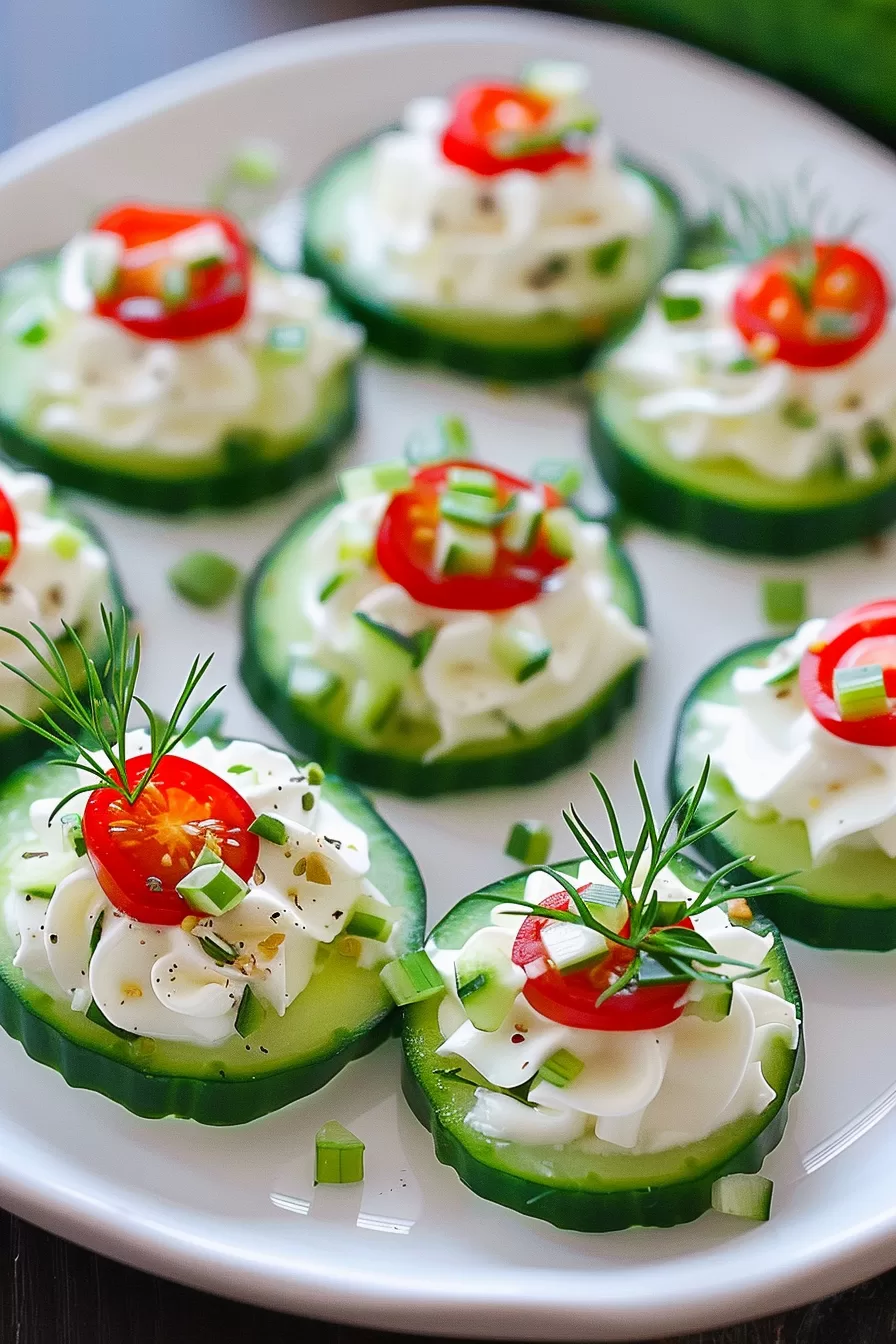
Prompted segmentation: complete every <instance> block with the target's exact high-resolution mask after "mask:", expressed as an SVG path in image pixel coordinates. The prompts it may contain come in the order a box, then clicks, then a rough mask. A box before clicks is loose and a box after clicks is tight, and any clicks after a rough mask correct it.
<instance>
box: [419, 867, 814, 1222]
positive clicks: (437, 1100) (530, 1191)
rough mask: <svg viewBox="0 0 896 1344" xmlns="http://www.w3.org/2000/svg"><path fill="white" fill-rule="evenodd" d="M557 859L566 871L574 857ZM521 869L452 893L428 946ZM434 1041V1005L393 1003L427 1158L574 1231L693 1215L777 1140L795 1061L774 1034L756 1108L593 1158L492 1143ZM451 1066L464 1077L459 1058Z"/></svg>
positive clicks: (776, 953) (777, 968) (762, 926)
mask: <svg viewBox="0 0 896 1344" xmlns="http://www.w3.org/2000/svg"><path fill="white" fill-rule="evenodd" d="M558 866H559V868H560V869H561V871H565V872H567V873H570V874H574V873H575V872H576V870H577V867H578V864H577V863H575V864H571V863H569V864H559V865H558ZM675 871H676V873H677V874H678V876H679V877H681V878H682V880H683V881H684V882H685V883H686V884H687V885H688V886H690V887H691V888H692V889H693V890H695V891H696V890H698V889H699V887H700V885H701V882H702V881H703V880H705V873H704V872H703V870H702V868H701V867H700V866H699V865H698V864H696V863H694V862H692V861H690V860H688V859H684V858H678V859H676V860H675ZM526 876H527V874H525V873H520V874H517V875H515V876H513V877H510V878H506V879H505V880H504V881H502V882H496V883H494V884H493V885H492V886H490V887H486V888H485V889H484V890H483V891H481V892H478V893H477V894H476V895H474V896H468V897H466V898H465V899H464V900H462V901H461V902H460V903H459V904H458V905H457V906H455V908H454V909H453V910H452V911H451V912H450V913H449V914H448V915H446V917H445V918H444V919H443V920H442V921H441V923H439V924H438V925H437V926H436V928H435V929H434V930H433V932H432V934H431V937H432V939H433V940H434V941H435V943H436V945H437V946H438V947H443V948H458V947H462V946H463V945H464V943H465V942H466V940H467V939H468V938H469V937H470V935H471V934H472V933H474V932H475V931H476V930H477V929H479V928H482V927H484V926H486V925H488V923H489V920H490V915H491V911H492V908H493V907H494V906H495V905H497V904H501V903H503V902H505V901H513V900H518V899H519V898H520V897H521V896H522V895H523V891H524V887H525V881H526ZM751 927H752V928H753V930H754V932H756V933H759V934H765V933H769V932H771V933H774V934H775V943H774V947H773V948H772V950H771V951H770V953H769V957H768V964H769V968H770V972H771V974H770V979H773V980H777V981H778V982H779V983H780V985H781V986H782V989H783V991H784V993H785V995H786V997H787V998H788V999H789V1001H790V1002H791V1003H792V1004H793V1005H794V1007H795V1008H796V1012H797V1017H798V1018H801V1016H802V1006H801V1002H800V996H799V990H798V988H797V985H796V982H795V980H794V977H793V971H792V969H791V967H790V963H789V961H788V959H787V953H786V951H785V949H784V945H783V942H782V941H781V939H780V937H779V936H778V934H777V932H776V931H775V929H774V926H773V925H772V924H770V923H769V921H768V920H766V919H764V918H763V917H761V916H759V917H757V918H756V919H755V920H754V921H753V924H752V926H751ZM442 1040H443V1037H442V1033H441V1032H440V1030H439V1025H438V1001H433V1000H428V1001H426V1002H423V1003H418V1004H414V1005H412V1006H411V1007H409V1008H407V1009H406V1010H405V1015H404V1028H403V1042H404V1050H405V1066H406V1067H405V1073H404V1088H405V1095H406V1096H407V1099H408V1101H409V1103H410V1105H411V1108H412V1109H413V1111H414V1113H415V1114H416V1115H417V1117H418V1119H420V1120H421V1121H422V1122H423V1124H425V1125H426V1126H427V1127H428V1128H429V1129H430V1130H431V1132H432V1135H433V1140H434V1144H435V1151H436V1156H437V1157H438V1158H439V1160H440V1161H441V1162H444V1163H446V1164H447V1165H448V1166H452V1167H454V1168H455V1170H456V1171H457V1173H458V1175H459V1176H460V1179H461V1180H462V1181H463V1182H464V1184H465V1185H468V1186H469V1187H470V1189H471V1190H473V1191H475V1193H476V1194H478V1195H481V1196H482V1197H483V1198H484V1199H489V1200H492V1201H494V1202H495V1203H498V1204H504V1205H507V1206H508V1207H509V1208H512V1209H516V1210H517V1212H519V1213H525V1214H529V1215H530V1216H531V1217H535V1218H543V1219H545V1220H546V1221H548V1222H550V1223H554V1224H555V1225H556V1226H557V1227H563V1228H569V1229H572V1230H574V1231H580V1232H610V1231H616V1230H618V1229H621V1228H627V1227H635V1226H647V1227H670V1226H672V1225H674V1224H676V1223H683V1222H689V1221H691V1220H692V1219H694V1218H699V1217H700V1215H701V1214H703V1213H705V1212H706V1211H707V1209H709V1208H710V1207H711V1206H712V1190H713V1186H714V1184H715V1182H716V1181H717V1180H718V1179H719V1178H720V1177H723V1176H726V1175H729V1174H731V1173H733V1172H756V1171H758V1170H759V1168H760V1166H761V1165H762V1162H763V1160H764V1158H765V1157H766V1155H767V1154H768V1153H769V1152H771V1150H772V1149H773V1148H774V1147H775V1146H776V1144H777V1143H778V1142H779V1141H780V1139H781V1135H782V1134H783V1132H784V1126H785V1124H786V1120H787V1110H788V1104H789V1102H790V1099H791V1097H792V1096H793V1094H794V1093H795V1092H796V1090H797V1088H798V1087H799V1085H800V1082H801V1079H802V1071H803V1058H804V1056H803V1043H802V1033H801V1036H800V1042H799V1044H798V1047H797V1049H796V1050H792V1049H790V1048H789V1046H788V1045H787V1043H786V1042H785V1041H784V1040H783V1039H782V1038H781V1037H776V1038H774V1039H773V1040H772V1041H771V1042H770V1043H769V1045H768V1047H767V1050H766V1052H765V1054H764V1055H763V1059H762V1070H763V1074H764V1076H765V1078H766V1081H767V1082H768V1084H769V1086H770V1087H772V1088H774V1090H775V1094H776V1095H775V1099H774V1101H772V1102H770V1104H769V1105H768V1107H767V1108H766V1109H765V1111H763V1113H762V1114H761V1115H758V1116H745V1117H743V1118H741V1119H739V1120H736V1121H734V1122H733V1123H731V1124H728V1125H725V1126H724V1127H723V1128H722V1129H719V1130H716V1131H715V1132H714V1133H712V1134H710V1135H709V1136H708V1137H707V1138H705V1139H702V1140H700V1141H699V1142H698V1143H692V1144H688V1145H687V1146H683V1147H679V1148H672V1149H668V1150H666V1151H662V1152H656V1153H644V1154H633V1153H627V1152H618V1153H615V1152H614V1153H604V1152H601V1153H600V1154H596V1153H594V1152H591V1153H589V1152H587V1151H586V1150H585V1149H583V1148H582V1147H581V1146H580V1145H579V1144H577V1143H573V1144H567V1145H564V1146H563V1147H556V1146H548V1145H545V1146H534V1145H533V1146H529V1145H524V1144H519V1143H515V1142H513V1143H507V1142H496V1141H495V1140H493V1139H489V1138H487V1137H486V1136H485V1135H483V1134H480V1133H478V1132H476V1131H475V1130H473V1129H471V1128H470V1127H469V1126H468V1125H467V1124H466V1123H465V1120H466V1116H467V1113H468V1112H469V1110H470V1108H471V1106H472V1105H473V1102H474V1093H473V1089H472V1088H471V1087H469V1086H468V1085H467V1084H464V1083H463V1082H461V1081H459V1080H457V1081H456V1080H453V1079H451V1078H450V1077H448V1076H446V1070H450V1068H451V1065H452V1060H451V1058H450V1057H446V1056H441V1055H437V1054H436V1050H437V1048H438V1046H439V1045H441V1043H442ZM463 1073H464V1075H465V1076H467V1077H470V1076H472V1077H474V1078H475V1076H476V1075H475V1070H471V1068H470V1066H469V1065H467V1064H465V1065H464V1067H463Z"/></svg>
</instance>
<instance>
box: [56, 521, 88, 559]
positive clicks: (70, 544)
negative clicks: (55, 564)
mask: <svg viewBox="0 0 896 1344" xmlns="http://www.w3.org/2000/svg"><path fill="white" fill-rule="evenodd" d="M83 545H84V536H83V533H81V532H79V531H78V530H77V528H74V527H69V526H68V524H67V523H63V525H62V526H61V527H60V528H59V530H58V531H57V532H54V533H53V536H52V537H51V538H50V549H51V550H52V551H53V553H54V554H55V555H58V556H59V559H60V560H74V559H75V557H76V556H77V555H80V553H81V547H82V546H83Z"/></svg>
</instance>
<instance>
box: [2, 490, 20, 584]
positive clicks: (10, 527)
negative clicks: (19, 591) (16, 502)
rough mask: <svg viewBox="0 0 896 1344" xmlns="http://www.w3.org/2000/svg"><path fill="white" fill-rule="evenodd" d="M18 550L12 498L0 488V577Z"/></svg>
mask: <svg viewBox="0 0 896 1344" xmlns="http://www.w3.org/2000/svg"><path fill="white" fill-rule="evenodd" d="M18 550H19V519H18V515H17V514H16V511H15V509H14V508H13V506H12V500H11V499H10V498H9V496H8V495H7V494H6V492H5V491H3V490H0V579H2V578H3V575H4V574H5V573H6V571H7V570H8V569H9V567H10V565H11V564H12V562H13V560H15V558H16V555H17V554H18Z"/></svg>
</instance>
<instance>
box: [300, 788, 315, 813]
mask: <svg viewBox="0 0 896 1344" xmlns="http://www.w3.org/2000/svg"><path fill="white" fill-rule="evenodd" d="M314 801H315V800H314V794H313V793H303V794H302V811H303V812H310V811H311V810H312V809H313V807H314Z"/></svg>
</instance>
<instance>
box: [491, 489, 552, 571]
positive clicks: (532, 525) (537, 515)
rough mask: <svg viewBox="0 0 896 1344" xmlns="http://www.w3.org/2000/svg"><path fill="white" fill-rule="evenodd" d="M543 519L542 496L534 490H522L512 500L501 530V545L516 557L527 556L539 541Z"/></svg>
mask: <svg viewBox="0 0 896 1344" xmlns="http://www.w3.org/2000/svg"><path fill="white" fill-rule="evenodd" d="M543 518H544V502H543V500H542V498H541V495H539V494H537V493H536V491H534V490H520V491H519V493H518V494H516V495H514V496H513V499H512V500H511V504H510V513H509V515H508V517H507V518H506V519H505V521H504V526H503V527H502V529H501V545H502V546H504V547H505V549H506V550H508V551H513V552H514V553H515V554H516V555H525V554H526V553H527V552H528V551H531V549H532V547H533V546H534V545H535V543H536V541H537V540H538V530H539V528H540V527H541V522H542V519H543Z"/></svg>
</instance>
